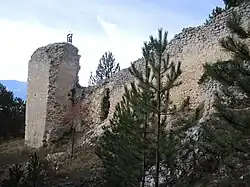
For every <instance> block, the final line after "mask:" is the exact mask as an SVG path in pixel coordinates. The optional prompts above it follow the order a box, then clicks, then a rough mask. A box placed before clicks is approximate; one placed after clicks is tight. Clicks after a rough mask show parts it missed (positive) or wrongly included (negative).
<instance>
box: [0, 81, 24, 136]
mask: <svg viewBox="0 0 250 187" xmlns="http://www.w3.org/2000/svg"><path fill="white" fill-rule="evenodd" d="M24 124H25V102H24V101H23V100H22V99H20V98H15V97H14V95H13V93H12V92H11V91H8V90H7V88H6V87H5V86H4V85H2V84H1V83H0V129H1V131H0V137H3V138H7V137H8V136H14V137H17V136H20V135H21V136H22V135H23V133H22V132H21V131H23V132H24Z"/></svg>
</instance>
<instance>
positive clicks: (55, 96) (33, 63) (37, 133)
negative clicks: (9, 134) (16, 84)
mask: <svg viewBox="0 0 250 187" xmlns="http://www.w3.org/2000/svg"><path fill="white" fill-rule="evenodd" d="M79 59H80V55H78V49H77V48H76V47H74V46H73V45H72V44H69V43H55V44H50V45H47V46H45V47H41V48H39V49H37V50H36V51H35V52H34V53H33V55H32V57H31V60H30V61H29V67H28V96H27V107H26V128H25V142H26V144H27V145H28V146H30V147H34V148H39V147H41V146H44V144H46V143H47V142H50V141H53V140H55V139H56V138H57V137H58V136H60V135H58V133H62V131H61V129H62V128H63V124H64V115H65V113H66V112H67V108H68V105H69V98H68V93H69V92H70V90H71V89H72V88H73V87H74V86H75V84H76V83H77V81H78V72H79V70H80V66H79Z"/></svg>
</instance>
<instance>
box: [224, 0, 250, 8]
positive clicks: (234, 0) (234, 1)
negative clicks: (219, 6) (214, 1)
mask: <svg viewBox="0 0 250 187" xmlns="http://www.w3.org/2000/svg"><path fill="white" fill-rule="evenodd" d="M223 1H224V4H225V8H226V9H229V8H231V7H236V6H239V5H240V4H242V3H244V2H249V0H223Z"/></svg>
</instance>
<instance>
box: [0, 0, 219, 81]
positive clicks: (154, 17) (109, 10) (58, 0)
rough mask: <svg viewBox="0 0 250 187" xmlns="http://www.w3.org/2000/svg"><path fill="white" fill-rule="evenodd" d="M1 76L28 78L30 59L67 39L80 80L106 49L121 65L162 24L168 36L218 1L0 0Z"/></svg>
mask: <svg viewBox="0 0 250 187" xmlns="http://www.w3.org/2000/svg"><path fill="white" fill-rule="evenodd" d="M0 3H1V6H0V25H1V29H0V36H1V46H0V50H1V53H0V55H1V56H0V59H1V60H0V66H1V68H0V79H15V80H20V81H26V80H27V72H28V61H29V60H30V56H31V55H32V53H33V52H34V51H35V50H36V49H37V48H38V47H41V46H44V45H47V44H49V43H53V42H62V41H65V40H66V35H67V33H68V32H69V31H71V32H72V33H73V34H74V36H73V44H74V45H75V46H76V47H78V49H79V53H80V55H81V56H82V57H81V60H80V64H81V70H80V73H79V77H80V83H81V84H82V85H87V83H88V79H89V75H90V72H91V71H94V70H95V69H96V67H97V65H98V60H99V59H100V57H101V56H102V54H103V53H104V52H105V51H112V52H113V54H114V55H115V58H116V60H117V62H119V63H120V64H121V67H122V68H126V67H128V66H129V65H130V62H132V61H135V60H137V59H138V58H140V57H141V47H142V45H143V41H146V40H148V36H149V35H151V34H152V35H156V34H157V30H158V28H160V27H162V28H163V29H164V30H167V31H168V32H169V38H172V37H173V35H174V34H177V33H179V32H180V31H181V30H182V28H184V27H189V26H197V25H200V24H202V23H203V22H204V21H205V19H206V18H207V17H208V14H209V13H211V12H212V9H213V8H214V7H215V6H221V7H223V1H222V0H179V1H173V0H171V1H170V0H116V1H115V0H71V1H69V0H22V1H21V0H8V1H6V0H0Z"/></svg>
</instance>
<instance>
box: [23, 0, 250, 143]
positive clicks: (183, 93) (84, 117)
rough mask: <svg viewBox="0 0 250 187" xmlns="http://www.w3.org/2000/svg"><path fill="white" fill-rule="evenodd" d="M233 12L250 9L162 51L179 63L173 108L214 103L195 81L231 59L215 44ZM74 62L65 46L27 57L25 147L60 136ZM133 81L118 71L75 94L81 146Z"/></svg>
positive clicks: (74, 54) (187, 33)
mask: <svg viewBox="0 0 250 187" xmlns="http://www.w3.org/2000/svg"><path fill="white" fill-rule="evenodd" d="M232 11H236V12H238V13H239V14H241V16H242V17H243V20H245V21H246V20H248V19H249V17H250V5H249V4H242V5H241V6H239V7H236V8H231V9H229V10H227V11H225V12H223V13H222V14H220V15H218V16H217V17H216V18H215V19H214V20H212V21H211V22H210V24H208V25H203V26H198V27H192V28H186V29H183V31H182V32H181V33H179V34H177V35H176V36H175V37H174V38H173V39H172V40H171V41H170V43H169V46H168V49H167V51H166V52H168V53H169V54H170V57H171V58H170V59H171V60H172V61H175V62H177V61H180V62H182V66H181V68H182V70H183V73H182V75H181V77H180V79H181V81H182V85H181V86H179V87H178V88H176V89H174V90H173V91H172V93H171V98H172V100H173V102H174V103H176V104H177V105H178V104H180V103H181V102H182V101H183V100H184V99H185V98H186V97H190V104H191V107H192V106H197V105H199V104H200V103H201V102H205V106H206V107H209V104H210V103H211V101H212V99H213V97H212V92H213V90H215V89H217V87H218V86H217V85H214V84H207V86H206V87H201V86H200V85H199V84H198V80H199V79H200V77H201V76H202V74H203V64H205V63H206V62H208V63H215V62H216V61H217V60H227V59H229V58H230V54H229V53H228V52H224V51H223V50H222V48H221V47H220V45H219V40H220V39H221V38H223V37H226V36H227V35H228V34H229V32H228V29H227V28H226V20H227V18H228V17H229V16H230V14H231V12H232ZM165 29H167V28H165ZM79 58H80V56H79V55H78V50H77V49H76V48H75V47H74V46H72V45H71V44H65V43H63V44H62V43H61V44H53V45H49V46H46V47H42V48H39V49H38V50H37V51H36V52H35V53H34V54H33V55H32V58H31V60H30V62H29V80H28V83H29V86H28V98H27V111H26V115H27V117H26V132H25V140H26V143H27V144H28V145H30V146H32V147H40V146H42V144H43V143H42V141H45V142H48V141H49V140H53V139H55V138H57V137H59V136H60V134H61V133H62V132H63V130H64V129H65V128H66V127H64V126H65V122H63V119H64V117H65V113H67V112H66V111H67V108H68V107H67V106H68V105H69V102H70V101H69V100H68V98H67V93H68V92H69V91H70V89H71V88H73V86H74V85H75V84H76V82H77V73H78V71H79V69H80V67H79ZM135 65H136V67H138V68H139V69H140V70H143V69H144V62H143V59H139V60H137V61H136V62H135ZM133 80H134V78H133V77H132V76H131V75H130V73H129V71H128V69H123V70H121V71H120V72H118V73H117V74H115V75H114V76H113V77H112V78H111V79H109V80H105V81H104V82H103V83H102V84H101V85H98V86H95V87H84V88H81V90H80V91H78V92H79V93H80V95H82V101H81V102H80V106H79V105H77V106H78V107H79V108H80V114H79V115H78V117H79V116H80V117H79V118H80V119H79V121H80V122H79V123H78V126H77V131H78V132H83V133H82V135H83V137H82V138H81V141H80V143H81V142H86V141H88V140H87V139H89V138H91V137H92V136H98V135H99V134H100V133H101V131H102V130H101V128H100V127H101V126H102V125H105V124H107V123H108V122H109V119H111V118H112V116H113V113H114V111H115V106H116V104H117V103H118V102H119V101H120V100H121V99H122V95H123V93H124V86H125V85H127V86H129V84H130V82H131V81H133ZM105 89H109V90H110V108H109V114H108V117H107V119H106V120H105V121H101V120H100V116H99V115H100V110H101V102H102V98H103V93H104V92H105ZM207 110H208V108H207Z"/></svg>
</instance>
